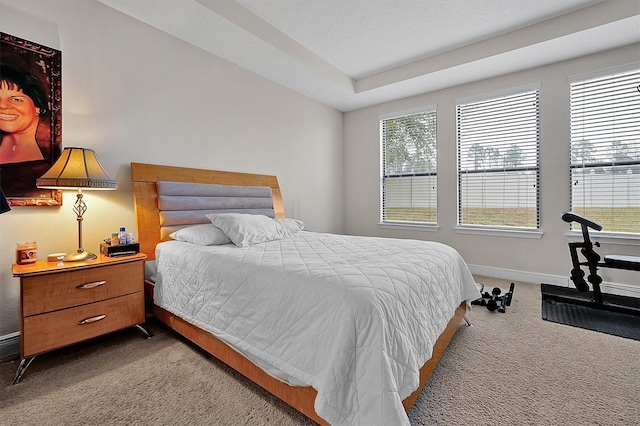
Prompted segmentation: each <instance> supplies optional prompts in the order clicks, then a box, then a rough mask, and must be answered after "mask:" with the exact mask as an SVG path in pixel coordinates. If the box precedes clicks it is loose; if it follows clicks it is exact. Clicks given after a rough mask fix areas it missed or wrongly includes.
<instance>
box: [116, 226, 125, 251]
mask: <svg viewBox="0 0 640 426" xmlns="http://www.w3.org/2000/svg"><path fill="white" fill-rule="evenodd" d="M118 236H119V237H120V245H121V246H123V245H125V244H127V232H126V231H125V230H124V226H123V227H121V228H120V233H119V234H118Z"/></svg>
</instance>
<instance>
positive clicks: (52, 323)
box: [12, 253, 151, 384]
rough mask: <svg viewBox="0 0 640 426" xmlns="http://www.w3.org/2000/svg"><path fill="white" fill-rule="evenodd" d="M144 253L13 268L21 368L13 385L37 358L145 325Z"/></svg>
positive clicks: (148, 335) (145, 333) (148, 334)
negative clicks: (16, 282) (17, 296)
mask: <svg viewBox="0 0 640 426" xmlns="http://www.w3.org/2000/svg"><path fill="white" fill-rule="evenodd" d="M146 258H147V255H146V254H143V253H138V254H135V255H131V256H123V257H106V256H102V255H99V256H98V258H97V259H95V260H92V261H88V262H65V263H58V262H47V261H42V260H40V261H37V262H35V263H32V264H27V265H17V264H14V265H13V268H12V272H13V276H15V277H19V278H20V357H21V360H20V365H19V366H18V370H17V371H16V375H15V378H14V380H13V384H16V383H18V382H19V381H20V379H21V377H22V375H23V374H24V372H25V370H26V369H27V368H28V367H29V365H30V364H31V362H32V361H33V359H34V358H35V357H36V355H38V354H42V353H44V352H48V351H51V350H54V349H58V348H61V347H63V346H68V345H72V344H74V343H78V342H81V341H83V340H87V339H90V338H93V337H97V336H101V335H103V334H106V333H110V332H112V331H116V330H121V329H123V328H127V327H134V326H135V327H138V328H139V329H140V330H141V331H142V332H143V333H144V335H145V336H146V337H147V338H150V337H151V334H150V333H149V332H148V331H147V330H145V329H144V328H143V327H142V326H141V325H140V324H142V323H144V321H145V309H144V260H145V259H146Z"/></svg>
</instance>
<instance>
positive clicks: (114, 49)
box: [0, 0, 343, 337]
mask: <svg viewBox="0 0 640 426" xmlns="http://www.w3.org/2000/svg"><path fill="white" fill-rule="evenodd" d="M0 30H1V31H2V32H5V33H8V34H11V35H14V36H17V37H21V38H23V39H26V40H30V41H34V42H37V43H39V44H42V45H45V46H49V47H53V48H57V49H59V50H61V51H62V107H63V114H62V141H63V146H81V147H87V148H91V149H94V150H95V151H96V153H97V155H98V158H99V159H100V161H101V163H102V165H103V167H104V168H105V169H106V170H107V172H108V173H109V174H110V175H111V177H113V178H114V179H116V180H117V181H118V185H119V188H118V190H117V191H94V192H89V191H87V192H85V201H86V203H87V205H88V211H87V213H86V214H85V220H84V228H83V231H84V232H83V234H84V247H85V248H86V249H87V250H90V251H97V250H98V247H99V242H100V240H101V238H102V237H103V236H105V235H108V234H110V233H111V232H112V231H113V230H117V229H118V228H119V227H120V226H125V227H126V228H127V229H130V230H134V229H135V217H134V212H133V197H132V192H131V177H130V167H129V163H130V162H146V163H158V164H170V165H178V166H188V167H200V168H208V169H218V170H232V171H241V172H249V173H265V174H273V175H277V176H278V178H279V182H280V186H281V188H282V192H283V198H284V204H285V211H286V213H287V215H288V216H290V217H296V218H299V219H301V220H303V221H304V222H305V223H306V225H307V227H308V228H310V229H312V230H317V231H328V232H341V231H342V230H343V223H342V211H343V204H342V203H343V201H342V200H343V189H342V182H343V177H342V170H343V163H342V156H343V146H342V133H343V127H342V126H343V121H342V120H343V115H342V113H341V112H338V111H336V110H334V109H332V108H329V107H326V106H324V105H321V104H319V103H317V102H315V101H312V100H310V99H309V98H306V97H304V96H302V95H299V94H297V93H295V92H293V91H291V90H289V89H285V88H283V87H281V86H278V85H276V84H274V83H272V82H270V81H268V80H266V79H264V78H262V77H259V76H257V75H255V74H253V73H250V72H248V71H246V70H244V69H241V68H239V67H237V66H235V65H233V64H231V63H229V62H227V61H225V60H223V59H220V58H218V57H215V56H212V55H211V54H208V53H206V52H204V51H202V50H200V49H198V48H195V47H193V46H191V45H188V44H186V43H184V42H181V41H180V40H177V39H175V38H173V37H171V36H168V35H167V34H165V33H163V32H161V31H159V30H156V29H154V28H151V27H149V26H147V25H145V24H142V23H140V22H138V21H136V20H134V19H132V18H129V17H127V16H125V15H122V14H120V13H118V12H116V11H114V10H113V9H111V8H109V7H106V6H104V5H102V4H100V3H97V2H94V1H87V0H65V1H62V0H60V1H51V0H26V1H15V0H0ZM74 201H75V194H73V193H65V194H64V196H63V206H62V207H16V208H13V210H12V211H10V212H9V213H5V214H3V215H1V216H0V337H1V336H3V335H8V334H11V333H14V332H16V331H18V329H19V317H18V303H19V293H18V290H19V286H18V280H17V279H16V278H13V276H12V274H11V264H12V263H13V262H15V247H16V243H18V242H21V241H33V240H36V241H37V242H38V248H39V251H40V254H41V256H42V255H46V254H47V253H54V252H72V251H75V249H76V248H77V227H76V226H77V225H76V220H75V215H74V213H73V212H72V210H71V209H72V206H73V202H74Z"/></svg>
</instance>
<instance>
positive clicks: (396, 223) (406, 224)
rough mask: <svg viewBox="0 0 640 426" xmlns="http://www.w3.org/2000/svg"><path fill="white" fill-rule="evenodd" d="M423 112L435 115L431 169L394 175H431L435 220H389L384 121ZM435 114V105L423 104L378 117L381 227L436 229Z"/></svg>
mask: <svg viewBox="0 0 640 426" xmlns="http://www.w3.org/2000/svg"><path fill="white" fill-rule="evenodd" d="M424 113H433V114H434V115H435V117H434V122H435V126H436V129H435V133H436V140H435V150H434V152H435V158H434V160H435V161H434V164H433V167H434V168H433V170H430V171H429V172H428V173H417V174H416V173H414V172H413V171H411V170H409V171H408V172H407V173H406V174H404V175H402V176H395V177H402V178H408V179H413V178H420V177H423V176H427V175H428V176H432V177H433V178H434V179H435V181H436V183H435V188H434V189H433V190H431V191H429V195H428V198H429V205H430V206H432V207H433V208H435V209H436V212H435V215H436V221H434V222H431V221H429V222H427V221H400V220H389V219H387V218H386V214H385V212H386V210H385V208H386V206H385V200H386V198H387V195H386V194H385V180H386V179H387V178H388V176H387V175H386V171H385V168H386V164H385V157H386V155H385V147H386V144H385V135H384V121H385V120H390V119H394V118H401V117H408V116H411V115H417V114H424ZM437 115H438V111H437V105H429V106H424V107H418V108H414V109H410V110H405V111H400V112H395V113H390V114H384V115H381V116H380V117H379V130H380V222H379V226H380V227H381V228H387V227H388V228H396V229H397V228H404V229H410V230H428V231H435V230H437V229H438V223H437V215H438V211H437V206H438V198H437V192H438V187H437V179H438V175H437V167H438V165H437V163H438V155H437V149H438V140H437V126H438V125H437Z"/></svg>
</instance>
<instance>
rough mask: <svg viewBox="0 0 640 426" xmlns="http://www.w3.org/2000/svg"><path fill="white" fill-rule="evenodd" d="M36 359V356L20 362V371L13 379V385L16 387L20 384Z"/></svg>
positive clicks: (17, 371)
mask: <svg viewBox="0 0 640 426" xmlns="http://www.w3.org/2000/svg"><path fill="white" fill-rule="evenodd" d="M35 358H36V357H35V356H32V357H29V358H22V359H21V360H20V365H18V370H16V376H15V377H14V378H13V382H11V384H12V385H16V384H18V382H20V379H21V378H22V375H23V374H24V372H25V371H26V370H27V368H29V366H30V365H31V362H33V360H34V359H35Z"/></svg>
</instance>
